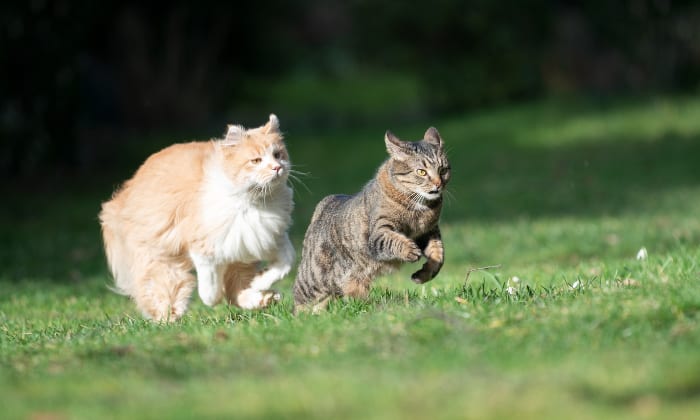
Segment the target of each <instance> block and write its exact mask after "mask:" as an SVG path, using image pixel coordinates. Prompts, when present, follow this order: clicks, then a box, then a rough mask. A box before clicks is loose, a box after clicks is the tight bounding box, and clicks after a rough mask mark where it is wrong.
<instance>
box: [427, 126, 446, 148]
mask: <svg viewBox="0 0 700 420" xmlns="http://www.w3.org/2000/svg"><path fill="white" fill-rule="evenodd" d="M423 138H424V139H425V141H426V142H428V143H430V144H434V145H436V146H438V147H442V137H440V133H438V131H437V128H435V127H430V128H429V129H428V130H427V131H426V132H425V134H424V135H423Z"/></svg>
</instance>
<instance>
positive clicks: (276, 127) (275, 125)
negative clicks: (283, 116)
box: [263, 114, 280, 134]
mask: <svg viewBox="0 0 700 420" xmlns="http://www.w3.org/2000/svg"><path fill="white" fill-rule="evenodd" d="M263 131H265V134H270V133H279V132H280V120H279V119H277V115H275V114H270V120H269V121H268V122H267V124H265V128H264V130H263Z"/></svg>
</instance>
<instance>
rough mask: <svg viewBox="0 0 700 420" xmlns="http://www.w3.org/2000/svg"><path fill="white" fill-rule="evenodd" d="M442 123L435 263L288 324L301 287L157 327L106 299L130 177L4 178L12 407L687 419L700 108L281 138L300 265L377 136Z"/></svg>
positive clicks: (5, 414) (1, 340) (547, 109)
mask: <svg viewBox="0 0 700 420" xmlns="http://www.w3.org/2000/svg"><path fill="white" fill-rule="evenodd" d="M280 117H281V119H282V125H283V127H284V121H285V120H284V115H280ZM429 125H435V126H437V127H438V128H439V129H440V132H441V134H442V136H443V138H444V139H445V142H446V144H447V145H448V147H449V156H450V158H451V161H452V167H453V181H452V183H451V184H450V186H449V189H450V190H451V197H450V199H449V200H448V201H447V204H446V208H445V210H444V213H443V218H442V224H441V226H442V232H443V238H444V242H445V250H446V264H445V266H444V268H443V271H442V272H441V273H440V275H439V276H438V277H437V278H436V279H435V280H434V281H433V282H431V283H428V284H427V285H425V286H415V285H414V284H413V283H412V282H411V281H410V280H409V279H408V276H409V273H410V272H412V271H411V270H415V268H416V267H415V266H407V267H405V269H403V270H402V271H400V272H398V273H396V274H394V275H392V276H389V277H385V278H381V279H380V280H379V281H378V282H377V283H376V285H375V287H374V289H373V290H372V294H371V298H370V300H369V301H336V302H333V303H332V304H331V305H330V307H329V311H328V312H327V313H324V314H322V315H319V316H311V315H301V316H298V317H294V316H292V315H291V307H292V301H291V293H290V289H291V284H292V280H293V276H290V277H289V278H287V279H285V280H283V281H281V282H280V283H278V286H279V289H280V290H281V291H282V292H283V294H284V296H285V297H284V299H283V302H282V303H281V304H280V305H277V306H275V307H272V308H269V309H268V310H265V311H261V312H245V311H241V310H238V309H236V308H232V307H226V306H218V307H216V308H213V309H212V308H208V307H205V306H204V305H203V304H202V303H201V302H200V301H199V299H198V298H195V299H194V301H193V304H192V306H191V311H190V312H189V313H188V315H187V316H186V317H185V318H184V319H183V320H182V321H180V322H178V323H175V324H172V325H159V324H153V323H150V322H146V321H144V320H142V319H141V317H140V315H139V314H138V313H137V312H136V310H135V308H134V306H133V304H132V303H131V302H130V301H129V300H128V299H126V298H124V297H122V296H118V295H115V294H113V293H111V292H109V291H108V289H107V287H106V286H107V285H108V284H110V277H109V274H108V272H107V270H106V265H105V262H104V258H103V255H102V249H101V243H100V237H99V228H98V224H97V213H98V211H99V205H100V201H101V200H104V199H106V198H108V197H109V195H110V194H111V191H112V188H113V186H114V185H115V184H116V183H117V182H118V181H120V180H123V179H124V178H126V177H127V176H129V175H130V173H131V172H133V170H134V169H135V168H136V163H133V165H132V166H130V167H128V168H124V169H123V171H122V172H120V173H118V174H97V175H96V176H95V177H86V179H82V180H76V181H75V182H72V183H71V185H62V186H61V185H54V186H52V187H51V188H44V189H42V190H41V192H40V193H34V192H32V193H28V192H22V190H21V188H17V187H15V188H9V189H8V191H6V192H5V194H4V196H5V197H6V199H5V200H4V204H3V205H2V210H0V211H1V213H0V215H1V216H2V217H0V238H1V239H2V240H1V241H0V407H2V409H1V410H2V411H1V414H0V417H2V418H10V419H12V418H30V419H68V418H85V419H95V418H227V417H229V418H250V417H256V418H257V417H269V418H280V417H282V418H321V419H327V418H382V419H384V418H397V419H399V418H400V419H406V418H408V419H412V418H467V417H469V418H472V417H486V418H535V419H540V418H574V419H575V418H596V419H597V418H635V419H636V418H673V419H679V418H696V416H697V413H698V412H699V410H700V329H699V327H698V321H699V318H700V313H699V312H700V265H699V264H700V100H698V99H694V98H657V99H647V100H641V101H632V102H619V101H613V102H612V103H590V102H585V103H582V102H577V103H562V102H549V101H545V102H537V103H531V104H525V105H518V106H513V107H509V108H499V109H494V110H485V111H482V112H478V113H470V114H466V115H456V116H453V117H451V118H445V119H442V120H435V121H416V122H415V124H410V125H405V126H401V127H384V126H371V127H362V128H361V129H357V130H356V131H344V132H328V133H325V134H324V133H309V134H304V133H295V132H293V131H289V132H288V134H287V142H288V146H289V148H290V152H291V154H292V159H293V161H294V162H295V164H296V165H297V169H298V170H301V171H305V172H308V173H309V175H308V176H306V177H305V178H304V179H303V180H304V183H305V184H306V186H308V190H307V189H305V188H304V187H303V186H300V185H298V186H297V188H296V203H297V207H296V210H295V214H294V221H295V224H294V227H293V229H292V233H293V239H294V243H295V245H297V250H298V253H299V254H300V253H301V252H300V251H301V248H300V246H301V240H302V237H303V233H304V230H305V228H306V226H307V224H308V221H309V219H310V216H311V212H312V211H313V208H314V206H315V205H316V203H317V202H318V201H319V200H320V199H321V198H322V197H323V196H325V195H327V194H329V193H350V192H355V191H357V190H358V189H359V188H360V186H361V185H362V184H363V183H364V182H366V181H367V180H368V179H369V178H370V177H371V176H372V174H373V171H374V169H375V168H376V167H377V166H378V165H379V163H380V162H381V161H382V160H383V159H384V156H385V152H384V145H383V133H384V130H385V129H387V128H391V129H392V130H393V131H394V132H395V133H397V134H398V135H399V136H400V137H402V138H405V139H412V140H413V139H416V138H418V137H420V136H421V135H422V134H423V132H424V131H425V129H426V128H427V127H428V126H429ZM184 140H187V139H185V138H174V139H173V141H184ZM160 146H162V145H158V146H153V147H154V148H157V147H160ZM153 150H154V149H150V150H149V151H153ZM145 153H147V152H145ZM145 157H146V156H145V155H144V156H142V158H145ZM87 178H89V179H87ZM49 184H51V183H49ZM7 197H9V199H7ZM642 247H645V248H646V250H647V251H648V258H647V259H645V260H638V259H636V258H635V256H636V255H637V253H638V251H639V250H640V249H641V248H642ZM491 265H498V266H499V267H496V268H491V269H487V270H477V271H473V272H471V273H470V274H469V276H467V272H468V270H469V269H470V268H475V267H482V266H491Z"/></svg>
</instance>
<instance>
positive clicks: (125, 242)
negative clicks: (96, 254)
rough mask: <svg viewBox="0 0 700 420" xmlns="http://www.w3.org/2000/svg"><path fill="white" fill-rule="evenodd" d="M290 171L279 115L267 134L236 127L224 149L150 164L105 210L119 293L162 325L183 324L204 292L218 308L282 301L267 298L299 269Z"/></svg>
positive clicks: (166, 154) (177, 151)
mask: <svg viewBox="0 0 700 420" xmlns="http://www.w3.org/2000/svg"><path fill="white" fill-rule="evenodd" d="M258 159H259V160H258ZM289 171H290V162H289V157H288V155H287V151H286V148H285V146H284V143H283V140H282V135H281V133H280V131H279V121H278V120H277V117H276V116H274V115H270V120H269V121H268V122H267V124H265V125H264V126H262V127H259V128H256V129H250V130H245V129H244V128H242V127H240V126H235V125H231V126H229V129H228V132H227V134H226V136H225V138H223V139H221V140H214V141H208V142H192V143H186V144H176V145H173V146H170V147H168V148H166V149H163V150H161V151H160V152H158V153H156V154H154V155H152V156H151V157H149V158H148V159H147V160H146V162H145V163H144V164H143V165H142V166H141V167H140V168H139V170H138V171H137V172H136V174H135V175H134V176H133V177H132V178H131V179H130V180H129V181H127V182H126V183H125V184H124V185H123V186H122V188H120V189H119V190H118V191H117V192H116V193H115V194H114V195H113V197H112V199H111V200H110V201H107V202H105V203H103V205H102V212H101V213H100V221H101V225H102V233H103V239H104V246H105V252H106V255H107V260H108V262H109V267H110V269H111V271H112V274H113V276H114V280H115V286H116V289H117V290H118V291H119V292H121V293H123V294H126V295H129V296H131V297H132V298H133V300H134V301H135V302H136V305H137V306H138V307H139V309H140V310H141V311H142V312H143V313H144V315H145V316H147V317H148V318H151V319H154V320H171V321H172V320H175V319H178V318H179V317H181V316H182V315H183V314H184V313H185V311H186V310H187V306H188V302H189V299H190V295H191V293H192V291H193V290H194V288H195V286H196V285H198V291H199V295H200V297H201V299H202V301H203V302H204V303H205V304H207V305H210V306H211V305H215V304H217V303H218V302H219V301H220V300H221V299H222V297H223V296H225V297H226V298H227V300H228V301H229V302H230V303H233V304H236V305H238V306H241V307H243V308H251V309H252V308H259V307H262V306H265V305H267V304H268V303H269V302H270V301H272V300H274V299H279V295H278V294H275V293H274V291H271V290H269V288H270V286H271V285H272V284H273V283H274V282H275V281H277V280H279V279H280V278H282V277H283V276H285V275H286V274H287V273H288V272H289V270H290V268H291V265H292V263H293V261H294V249H293V247H292V245H291V243H290V241H289V238H288V235H287V230H288V228H289V225H290V223H291V211H292V207H293V201H292V190H291V189H290V188H289V186H288V185H287V176H288V174H289ZM263 261H265V262H267V263H268V264H267V267H266V269H265V270H263V271H260V272H259V264H260V263H261V262H263ZM193 268H194V269H195V270H196V272H197V280H195V278H194V276H193V275H192V274H191V273H190V271H191V270H192V269H193Z"/></svg>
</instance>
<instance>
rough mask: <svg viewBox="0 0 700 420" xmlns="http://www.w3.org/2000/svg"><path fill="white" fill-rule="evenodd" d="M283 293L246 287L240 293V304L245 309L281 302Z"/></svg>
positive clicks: (259, 307) (264, 306)
mask: <svg viewBox="0 0 700 420" xmlns="http://www.w3.org/2000/svg"><path fill="white" fill-rule="evenodd" d="M281 299H282V295H280V294H279V293H278V292H276V291H274V290H255V289H245V290H243V291H241V292H240V293H239V294H238V299H237V301H238V306H239V307H241V308H243V309H261V308H266V307H268V306H269V305H270V304H272V303H275V302H279V301H280V300H281Z"/></svg>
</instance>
